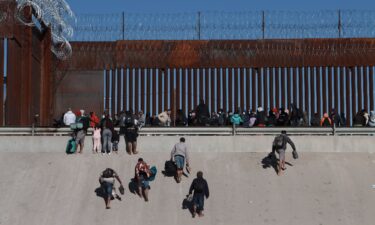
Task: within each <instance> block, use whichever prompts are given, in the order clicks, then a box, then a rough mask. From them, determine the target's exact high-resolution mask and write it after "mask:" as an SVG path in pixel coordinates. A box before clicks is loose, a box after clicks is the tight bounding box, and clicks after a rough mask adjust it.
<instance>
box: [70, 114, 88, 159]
mask: <svg viewBox="0 0 375 225" xmlns="http://www.w3.org/2000/svg"><path fill="white" fill-rule="evenodd" d="M79 114H80V115H79V116H78V117H77V119H76V123H77V124H78V123H80V124H81V125H79V126H77V129H75V130H74V134H75V140H76V145H77V150H78V147H79V151H78V153H82V151H83V147H84V145H85V137H86V134H87V129H88V128H89V126H90V119H89V117H87V116H86V115H85V110H83V109H81V110H80V113H79Z"/></svg>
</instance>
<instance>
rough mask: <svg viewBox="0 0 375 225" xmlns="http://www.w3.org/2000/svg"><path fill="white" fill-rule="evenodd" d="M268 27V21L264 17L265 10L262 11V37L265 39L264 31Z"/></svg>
mask: <svg viewBox="0 0 375 225" xmlns="http://www.w3.org/2000/svg"><path fill="white" fill-rule="evenodd" d="M265 29H266V23H265V18H264V10H263V11H262V38H263V39H264V31H265Z"/></svg>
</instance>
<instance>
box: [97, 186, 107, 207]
mask: <svg viewBox="0 0 375 225" xmlns="http://www.w3.org/2000/svg"><path fill="white" fill-rule="evenodd" d="M95 193H96V196H98V197H99V198H103V202H104V205H105V197H106V193H105V190H104V187H103V186H101V185H100V187H98V188H96V189H95Z"/></svg>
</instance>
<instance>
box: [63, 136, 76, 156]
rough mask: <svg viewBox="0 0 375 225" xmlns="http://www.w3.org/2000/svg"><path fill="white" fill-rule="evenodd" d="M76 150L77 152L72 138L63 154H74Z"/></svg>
mask: <svg viewBox="0 0 375 225" xmlns="http://www.w3.org/2000/svg"><path fill="white" fill-rule="evenodd" d="M76 150H77V144H76V141H75V140H74V138H72V139H70V140H69V141H68V144H67V145H66V150H65V152H66V154H73V153H75V152H76Z"/></svg>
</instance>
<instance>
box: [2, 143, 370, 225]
mask: <svg viewBox="0 0 375 225" xmlns="http://www.w3.org/2000/svg"><path fill="white" fill-rule="evenodd" d="M67 138H68V137H0V141H1V143H2V144H1V145H2V147H1V151H0V177H1V179H0V190H2V197H1V201H0V212H1V214H0V224H1V225H25V224H27V225H51V224H54V225H67V224H69V225H70V224H72V225H103V224H118V225H120V224H130V225H132V224H146V225H148V224H150V225H162V224H163V225H164V224H202V225H209V224H210V225H211V224H212V225H226V224H233V225H243V224H257V225H258V224H267V225H268V224H271V225H273V224H275V225H276V224H277V225H280V224H285V225H301V224H304V225H310V224H311V225H319V224H330V225H331V224H338V225H341V224H343V225H353V224H362V225H373V224H374V221H375V214H374V212H373V209H374V208H375V189H373V188H372V185H373V184H375V177H374V174H375V170H374V167H375V154H373V151H374V147H373V146H374V145H373V143H374V138H373V137H332V136H327V137H326V136H324V137H323V136H316V137H315V136H294V137H292V139H293V140H294V141H295V143H296V145H297V148H298V150H299V151H300V158H299V159H298V160H293V159H292V157H291V153H290V151H289V150H288V151H287V161H288V162H289V163H290V164H291V165H287V170H286V171H285V174H284V175H283V176H281V177H279V176H277V175H276V173H275V170H274V169H273V168H272V167H266V168H264V166H265V165H264V164H263V163H264V161H263V158H264V157H265V156H266V155H267V153H266V152H267V151H269V149H270V143H271V142H272V137H271V136H247V137H240V136H236V137H227V136H225V137H223V136H199V137H195V136H194V137H193V136H192V137H187V142H188V145H189V146H190V148H191V150H192V153H191V166H192V168H193V171H192V174H191V175H190V176H189V177H188V178H187V177H184V178H183V180H182V182H181V183H180V184H176V183H175V182H174V180H173V179H172V178H170V177H164V176H163V175H162V174H161V170H162V169H163V166H164V162H165V160H166V159H168V158H169V152H170V149H171V148H172V146H173V144H174V143H175V142H176V141H177V140H178V137H175V136H160V137H159V136H150V137H140V139H139V144H140V148H139V149H140V153H139V155H136V156H129V155H127V154H126V153H125V151H124V146H123V140H121V143H122V145H121V146H120V152H119V154H112V155H110V156H107V155H105V156H101V155H99V154H92V153H91V150H90V148H91V143H90V140H89V138H88V139H87V140H86V143H87V145H86V149H85V151H84V153H83V154H76V155H66V154H65V153H64V149H65V144H66V140H67ZM138 157H143V158H144V159H145V160H146V161H147V162H148V163H149V164H151V165H155V166H157V168H158V170H159V173H158V175H157V177H156V180H155V181H153V182H152V183H151V191H150V202H148V203H146V202H144V201H143V200H142V199H140V198H139V197H138V196H137V195H135V194H132V193H130V192H129V188H128V184H129V182H130V179H131V178H132V177H133V176H134V166H135V164H136V161H137V158H138ZM262 161H263V163H262ZM106 167H112V168H114V169H115V170H116V171H117V172H118V173H119V175H120V177H121V179H122V181H123V183H124V184H125V185H124V186H125V188H126V190H125V195H124V196H123V199H122V201H118V200H116V201H113V202H112V209H110V210H106V209H105V205H104V201H103V199H102V198H100V197H98V196H96V193H95V190H96V188H98V187H99V184H98V176H99V173H100V172H101V171H102V170H104V169H105V168H106ZM198 170H202V171H203V172H204V177H205V178H206V179H207V181H208V183H209V186H210V191H211V196H210V198H209V199H208V200H206V202H205V203H206V204H205V217H203V218H194V219H193V218H191V214H190V213H189V212H188V210H183V209H182V201H183V199H184V197H185V195H186V194H187V192H188V190H189V186H190V183H191V181H192V180H193V178H194V177H195V174H196V172H197V171H198Z"/></svg>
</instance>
